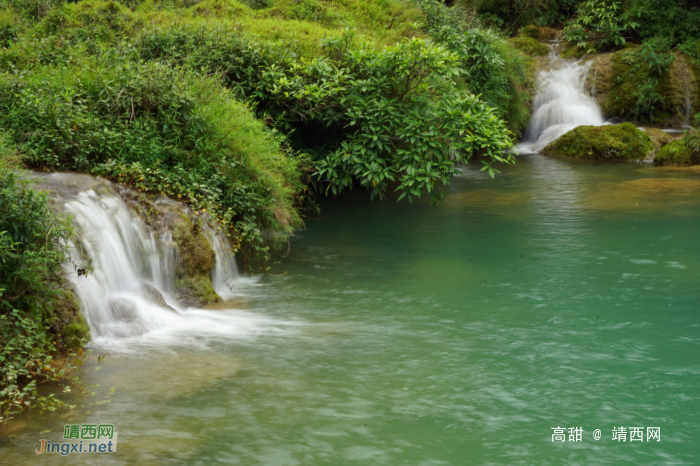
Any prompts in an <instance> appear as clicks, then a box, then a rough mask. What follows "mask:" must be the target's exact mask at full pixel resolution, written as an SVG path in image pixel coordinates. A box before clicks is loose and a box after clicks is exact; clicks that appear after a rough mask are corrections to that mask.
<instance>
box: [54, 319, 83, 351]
mask: <svg viewBox="0 0 700 466" xmlns="http://www.w3.org/2000/svg"><path fill="white" fill-rule="evenodd" d="M61 336H62V337H63V344H64V345H65V346H66V348H67V349H69V350H70V349H77V348H80V347H82V346H84V345H86V344H87V342H89V341H90V327H89V326H88V324H87V322H86V321H85V318H84V317H83V315H82V314H80V313H78V314H77V315H75V316H73V318H72V319H71V321H70V323H69V324H68V325H66V326H64V327H63V328H62V332H61Z"/></svg>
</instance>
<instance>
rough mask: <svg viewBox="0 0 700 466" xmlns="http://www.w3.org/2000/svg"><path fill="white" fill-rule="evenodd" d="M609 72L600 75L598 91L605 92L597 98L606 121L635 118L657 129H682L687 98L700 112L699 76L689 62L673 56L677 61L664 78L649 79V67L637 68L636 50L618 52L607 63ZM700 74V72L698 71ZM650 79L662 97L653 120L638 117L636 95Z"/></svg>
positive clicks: (681, 57) (675, 54)
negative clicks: (617, 118) (660, 127)
mask: <svg viewBox="0 0 700 466" xmlns="http://www.w3.org/2000/svg"><path fill="white" fill-rule="evenodd" d="M608 63H609V64H610V69H609V71H607V72H605V73H601V74H599V76H598V77H597V79H596V90H601V91H602V90H603V89H604V90H606V92H604V93H602V92H601V93H600V94H598V95H597V96H596V97H597V99H598V102H599V104H600V106H601V110H602V111H603V114H604V115H605V116H607V117H622V118H633V119H635V120H636V121H638V122H643V123H651V124H654V125H658V126H680V125H682V124H683V123H684V120H685V111H686V110H685V109H686V95H687V93H688V95H689V96H690V101H691V107H692V108H700V87H699V85H698V83H699V81H698V73H697V72H696V70H695V69H694V67H693V64H692V63H691V61H690V59H689V58H688V57H685V56H683V55H681V54H679V53H674V60H673V63H671V66H670V67H669V69H668V71H667V72H666V73H665V74H663V75H662V76H654V77H652V78H650V77H649V72H648V69H647V68H646V65H636V64H635V57H634V50H630V49H625V50H620V51H618V52H615V53H614V54H612V55H611V56H610V58H609V59H608ZM698 71H700V70H698ZM649 79H653V80H655V81H656V83H657V84H656V86H655V87H654V92H655V93H656V94H658V95H659V96H660V97H661V99H662V100H661V101H660V102H659V103H658V104H657V105H655V107H654V114H653V119H651V118H649V117H646V116H640V115H638V114H637V112H636V111H635V110H636V102H637V95H635V93H636V92H637V91H638V90H639V88H640V86H641V85H642V84H643V83H644V82H646V81H647V80H649Z"/></svg>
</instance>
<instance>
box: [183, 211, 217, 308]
mask: <svg viewBox="0 0 700 466" xmlns="http://www.w3.org/2000/svg"><path fill="white" fill-rule="evenodd" d="M173 242H174V243H175V244H176V245H177V269H176V279H175V293H174V294H175V297H176V298H177V299H178V300H179V301H180V302H181V303H182V304H183V305H185V306H192V307H201V306H204V305H206V304H210V303H214V302H218V301H221V298H220V297H219V295H217V294H216V291H214V287H213V286H212V283H211V272H212V271H213V270H214V266H215V265H216V255H215V254H214V251H213V249H212V248H211V245H210V244H209V241H208V240H207V238H206V236H205V235H204V232H203V231H202V227H201V225H200V224H199V223H194V222H192V220H191V219H190V218H189V217H187V216H185V215H183V216H181V218H180V220H179V221H178V222H177V223H176V224H175V228H174V230H173Z"/></svg>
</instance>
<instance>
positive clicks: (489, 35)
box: [417, 0, 534, 135]
mask: <svg viewBox="0 0 700 466" xmlns="http://www.w3.org/2000/svg"><path fill="white" fill-rule="evenodd" d="M417 3H418V4H419V5H420V7H421V8H422V10H423V11H425V14H426V28H425V29H426V32H428V33H429V34H430V35H431V36H432V37H433V38H434V40H435V41H436V42H438V43H440V44H441V45H443V46H444V47H445V48H447V49H448V50H449V51H451V52H453V53H454V54H456V55H457V57H458V58H459V61H460V67H461V68H462V69H463V70H464V72H465V73H464V76H463V78H462V79H463V81H464V82H465V84H466V86H467V88H468V89H469V90H471V91H472V92H473V93H474V94H477V95H479V96H480V97H481V98H482V99H483V100H484V101H485V102H486V103H488V104H489V105H491V106H492V107H493V108H494V109H495V110H496V112H497V115H498V116H499V117H500V118H502V119H503V120H505V121H506V122H507V123H508V126H509V129H510V130H511V131H512V132H513V133H514V134H516V135H519V134H520V132H521V131H522V129H524V128H525V125H526V124H527V121H528V120H529V117H530V108H529V102H530V101H531V100H532V96H533V93H534V61H533V60H532V59H531V58H529V57H528V56H527V55H524V54H522V53H520V52H518V51H517V50H515V49H514V47H513V46H512V45H511V44H508V43H506V42H505V41H503V40H502V38H501V37H500V35H499V34H498V33H497V32H496V31H494V30H491V29H483V28H480V27H478V26H479V23H478V22H477V21H476V20H475V19H474V17H473V16H470V15H469V13H468V11H469V10H464V9H463V8H460V7H459V6H454V7H452V8H450V9H446V8H444V7H442V6H441V5H440V2H438V1H436V0H417Z"/></svg>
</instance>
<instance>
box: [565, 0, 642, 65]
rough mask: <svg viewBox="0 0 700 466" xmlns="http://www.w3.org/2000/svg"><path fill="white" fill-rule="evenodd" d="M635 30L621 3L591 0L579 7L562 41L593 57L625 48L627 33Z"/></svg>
mask: <svg viewBox="0 0 700 466" xmlns="http://www.w3.org/2000/svg"><path fill="white" fill-rule="evenodd" d="M635 26H636V24H634V23H629V22H628V21H627V18H626V16H625V15H623V14H621V7H620V3H618V2H610V3H608V2H607V1H606V0H588V1H586V2H583V3H582V4H581V5H580V6H579V9H578V12H577V13H576V16H575V17H574V18H573V19H572V20H571V21H570V22H569V24H567V26H566V27H565V28H564V30H563V31H562V37H563V38H564V40H566V41H567V42H570V43H571V44H574V45H576V46H578V47H579V48H586V50H587V53H592V52H595V51H598V50H606V49H610V48H613V47H620V46H622V45H623V44H624V43H625V39H624V37H623V33H624V31H626V30H627V29H629V28H634V27H635Z"/></svg>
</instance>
